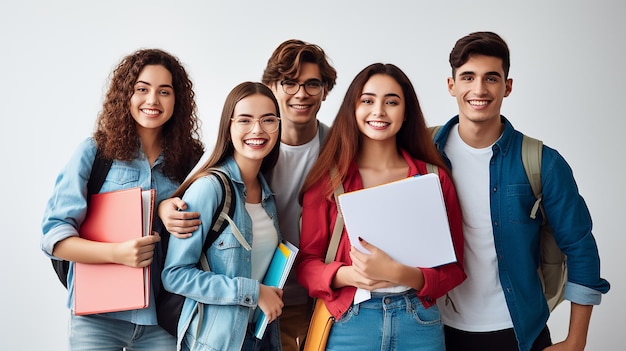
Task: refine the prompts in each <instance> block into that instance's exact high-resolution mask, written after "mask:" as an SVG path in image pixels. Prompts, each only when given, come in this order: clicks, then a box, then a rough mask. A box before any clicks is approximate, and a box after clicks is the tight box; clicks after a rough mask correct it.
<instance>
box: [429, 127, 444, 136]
mask: <svg viewBox="0 0 626 351" xmlns="http://www.w3.org/2000/svg"><path fill="white" fill-rule="evenodd" d="M439 129H441V125H438V126H432V127H428V131H430V136H431V137H432V138H433V139H435V136H436V135H437V132H439Z"/></svg>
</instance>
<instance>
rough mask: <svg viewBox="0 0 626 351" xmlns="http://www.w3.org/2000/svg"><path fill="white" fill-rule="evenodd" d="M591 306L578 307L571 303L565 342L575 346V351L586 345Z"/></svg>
mask: <svg viewBox="0 0 626 351" xmlns="http://www.w3.org/2000/svg"><path fill="white" fill-rule="evenodd" d="M592 310H593V305H579V304H577V303H573V302H572V303H571V310H570V320H569V332H568V334H567V339H566V342H567V343H568V344H571V345H573V346H575V349H576V350H583V349H584V348H585V345H586V344H587V333H588V331H589V322H590V320H591V311H592Z"/></svg>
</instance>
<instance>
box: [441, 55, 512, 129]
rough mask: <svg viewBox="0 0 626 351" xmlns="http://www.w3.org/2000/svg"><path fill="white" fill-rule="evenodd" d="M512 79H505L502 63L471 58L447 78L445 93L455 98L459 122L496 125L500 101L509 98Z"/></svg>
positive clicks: (487, 57)
mask: <svg viewBox="0 0 626 351" xmlns="http://www.w3.org/2000/svg"><path fill="white" fill-rule="evenodd" d="M512 86H513V80H512V79H510V78H509V79H506V78H505V74H504V70H503V68H502V59H500V58H497V57H493V56H484V55H473V56H470V58H469V59H468V60H467V62H466V63H465V64H463V65H462V66H461V67H458V68H457V69H456V74H455V77H454V78H448V91H449V92H450V95H452V96H454V97H456V101H457V104H458V105H459V118H460V119H461V120H464V121H467V122H470V123H480V124H484V123H487V124H491V123H493V124H494V125H495V124H500V107H501V106H502V100H503V99H504V98H505V97H507V96H509V94H510V93H511V89H512Z"/></svg>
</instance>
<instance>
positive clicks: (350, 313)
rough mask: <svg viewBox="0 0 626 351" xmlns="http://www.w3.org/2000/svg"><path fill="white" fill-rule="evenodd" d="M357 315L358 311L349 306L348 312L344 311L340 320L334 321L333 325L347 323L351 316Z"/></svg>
mask: <svg viewBox="0 0 626 351" xmlns="http://www.w3.org/2000/svg"><path fill="white" fill-rule="evenodd" d="M356 314H358V309H355V308H354V305H352V306H350V308H348V310H347V311H346V313H344V314H343V315H342V316H341V318H339V319H337V320H335V323H339V324H342V323H347V322H349V321H350V319H352V316H354V315H356Z"/></svg>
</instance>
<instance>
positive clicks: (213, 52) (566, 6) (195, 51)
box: [0, 0, 626, 350]
mask: <svg viewBox="0 0 626 351" xmlns="http://www.w3.org/2000/svg"><path fill="white" fill-rule="evenodd" d="M625 15H626V2H624V1H623V0H613V1H611V0H596V1H593V2H592V1H572V0H554V1H545V0H524V1H515V2H512V1H502V0H494V1H489V0H475V1H458V2H457V1H448V0H440V1H428V2H426V1H408V0H407V1H394V0H386V1H369V0H361V1H340V0H333V1H325V0H318V1H309V2H299V1H131V0H126V1H120V0H106V1H99V2H96V1H67V0H66V1H59V0H57V1H44V0H5V1H3V2H2V4H1V5H0V44H1V45H0V67H1V68H2V74H1V75H0V77H1V78H0V82H1V84H0V102H1V103H0V116H1V118H2V127H0V162H1V163H2V171H1V173H0V174H1V175H0V177H2V178H0V179H1V180H0V187H1V188H0V194H1V195H2V205H1V206H2V207H1V211H0V216H1V217H0V219H1V221H0V223H1V224H2V231H1V234H2V236H3V238H4V242H3V244H2V245H0V258H1V259H2V262H3V263H2V267H1V268H0V282H1V286H0V294H1V295H0V349H1V350H64V349H66V339H67V321H68V316H69V312H68V310H67V309H66V308H65V299H66V291H65V290H64V288H63V287H62V286H61V284H60V283H59V282H58V281H57V278H56V276H55V274H54V272H53V270H52V268H51V267H50V262H49V260H48V259H47V258H46V257H45V256H44V255H43V254H42V252H41V251H40V249H39V240H40V235H41V230H40V221H41V217H42V213H43V209H44V206H45V203H46V201H47V199H48V197H49V196H50V194H51V190H52V185H53V182H54V179H55V177H56V175H57V173H58V172H59V170H60V169H61V167H62V166H63V165H64V164H65V163H66V162H67V160H68V158H69V156H70V154H71V153H72V152H73V151H74V149H75V147H76V146H77V145H78V143H79V142H80V141H81V140H83V139H84V138H85V137H87V136H89V135H90V134H91V132H92V130H93V126H94V121H95V118H96V115H97V113H98V112H99V111H100V109H101V104H102V100H103V94H104V92H105V90H106V88H107V85H106V84H107V81H106V80H107V77H108V75H109V73H110V72H111V70H112V69H113V67H114V66H115V65H116V64H117V63H118V62H119V61H120V59H121V58H122V57H123V56H125V55H127V54H129V53H131V52H132V51H134V50H136V49H138V48H146V47H158V48H162V49H165V50H167V51H169V52H171V53H173V54H175V55H176V56H178V57H179V58H180V59H181V61H182V62H183V63H184V64H185V66H186V68H187V69H188V72H189V73H190V75H191V77H192V80H193V81H194V84H195V85H194V86H195V91H196V94H197V95H196V96H197V103H198V107H199V116H200V118H201V119H202V121H203V127H202V129H203V138H204V141H205V144H206V145H207V148H208V149H211V148H212V146H213V143H214V141H215V133H216V126H217V123H218V119H219V114H220V112H221V108H222V104H223V102H224V98H225V97H226V94H227V93H228V92H229V91H230V89H231V88H232V87H233V86H235V85H236V84H238V83H240V82H242V81H245V80H260V78H261V74H262V71H263V68H264V67H265V64H266V62H267V59H268V58H269V56H270V55H271V53H272V51H273V50H274V48H275V47H276V46H277V45H278V44H279V43H281V42H282V41H284V40H286V39H291V38H298V39H302V40H305V41H309V42H313V43H316V44H318V45H320V46H321V47H323V48H324V49H325V50H326V52H327V54H328V55H329V57H330V58H331V60H332V62H333V63H334V66H335V68H336V69H337V71H338V74H339V77H338V81H337V86H336V88H335V89H334V90H333V91H332V92H331V93H330V95H329V96H328V99H327V100H326V102H325V104H324V106H323V107H322V110H321V111H320V119H321V120H322V121H324V122H326V123H329V124H330V123H331V122H332V120H333V117H334V114H335V112H336V111H337V108H338V106H339V104H340V102H341V100H342V99H343V95H344V93H345V90H346V88H347V86H348V84H349V82H350V81H351V79H352V78H353V77H354V76H355V75H356V73H357V72H358V71H360V70H361V69H362V68H363V67H365V66H366V65H368V64H370V63H373V62H378V61H380V62H386V63H394V64H396V65H398V66H399V67H400V68H402V69H403V70H404V71H405V72H406V73H407V74H408V76H409V77H410V78H411V80H412V81H413V83H414V85H415V87H416V90H417V93H418V97H419V98H420V102H421V104H422V107H423V110H424V112H425V115H426V118H427V121H428V122H429V123H430V124H435V123H442V122H444V121H446V120H447V119H448V118H449V117H451V116H452V115H454V114H456V111H457V107H456V102H455V99H453V98H452V97H450V96H449V95H448V92H447V90H446V78H447V77H448V76H449V75H450V68H449V65H448V54H449V53H450V50H451V49H452V47H453V45H454V43H455V41H456V40H457V39H458V38H460V37H461V36H464V35H466V34H468V33H470V32H473V31H477V30H490V31H495V32H497V33H499V34H500V35H501V36H502V37H503V38H504V39H505V40H506V41H507V42H508V44H509V45H510V48H511V57H512V66H511V71H510V76H511V77H512V78H513V79H514V84H513V92H512V94H511V95H510V97H508V98H507V99H505V102H504V106H503V111H502V112H503V114H504V115H505V116H507V117H508V118H509V119H510V121H511V122H512V123H513V125H514V126H515V127H516V128H518V129H520V130H521V131H523V132H526V133H527V134H529V135H532V136H535V137H537V138H540V139H543V140H544V141H545V143H546V144H547V145H549V146H552V147H554V148H556V149H557V150H559V151H560V152H561V153H562V154H563V155H564V156H565V158H566V159H567V160H568V161H569V163H570V165H571V166H572V168H573V170H574V174H575V176H576V179H577V181H578V185H579V188H580V192H581V194H582V195H583V196H584V197H585V199H586V201H587V204H588V206H589V208H590V210H591V213H592V216H593V218H594V224H595V226H594V233H595V236H596V240H597V243H598V246H599V249H600V254H601V258H602V275H603V277H605V278H606V279H608V280H609V281H610V282H611V284H612V289H611V291H610V293H609V294H607V295H605V296H604V299H603V302H602V304H601V305H600V306H599V307H596V308H595V309H594V311H593V316H592V321H591V327H590V331H589V338H588V346H587V350H616V349H618V348H619V347H618V346H617V345H620V343H618V340H620V339H622V333H623V330H624V323H623V317H624V316H625V315H626V308H625V307H624V306H625V305H626V304H625V303H624V300H623V299H624V284H625V283H626V278H625V277H626V274H624V271H623V268H622V265H623V256H622V255H623V254H624V253H623V252H624V247H625V246H626V245H625V244H626V243H625V240H626V239H624V238H625V236H624V230H623V227H624V226H623V222H624V217H625V215H624V209H626V206H625V201H624V197H625V196H626V188H625V186H624V181H623V174H624V173H623V172H624V167H623V162H624V159H625V157H624V155H623V152H624V150H625V148H624V130H625V129H626V122H625V118H626V116H625V114H624V108H623V106H624V99H625V93H626V91H625V89H624V84H625V82H626V75H625V73H624V72H625V71H624V58H625V57H626V48H625V44H624V42H625V39H624V36H625V34H626V25H624V16H625ZM568 315H569V304H568V303H566V304H562V305H561V306H559V307H558V308H557V310H556V312H555V313H554V314H553V315H552V317H551V319H550V321H549V326H550V328H551V331H552V335H553V339H554V340H561V339H562V338H563V337H564V335H565V334H566V331H567V327H568V321H567V318H568Z"/></svg>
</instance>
